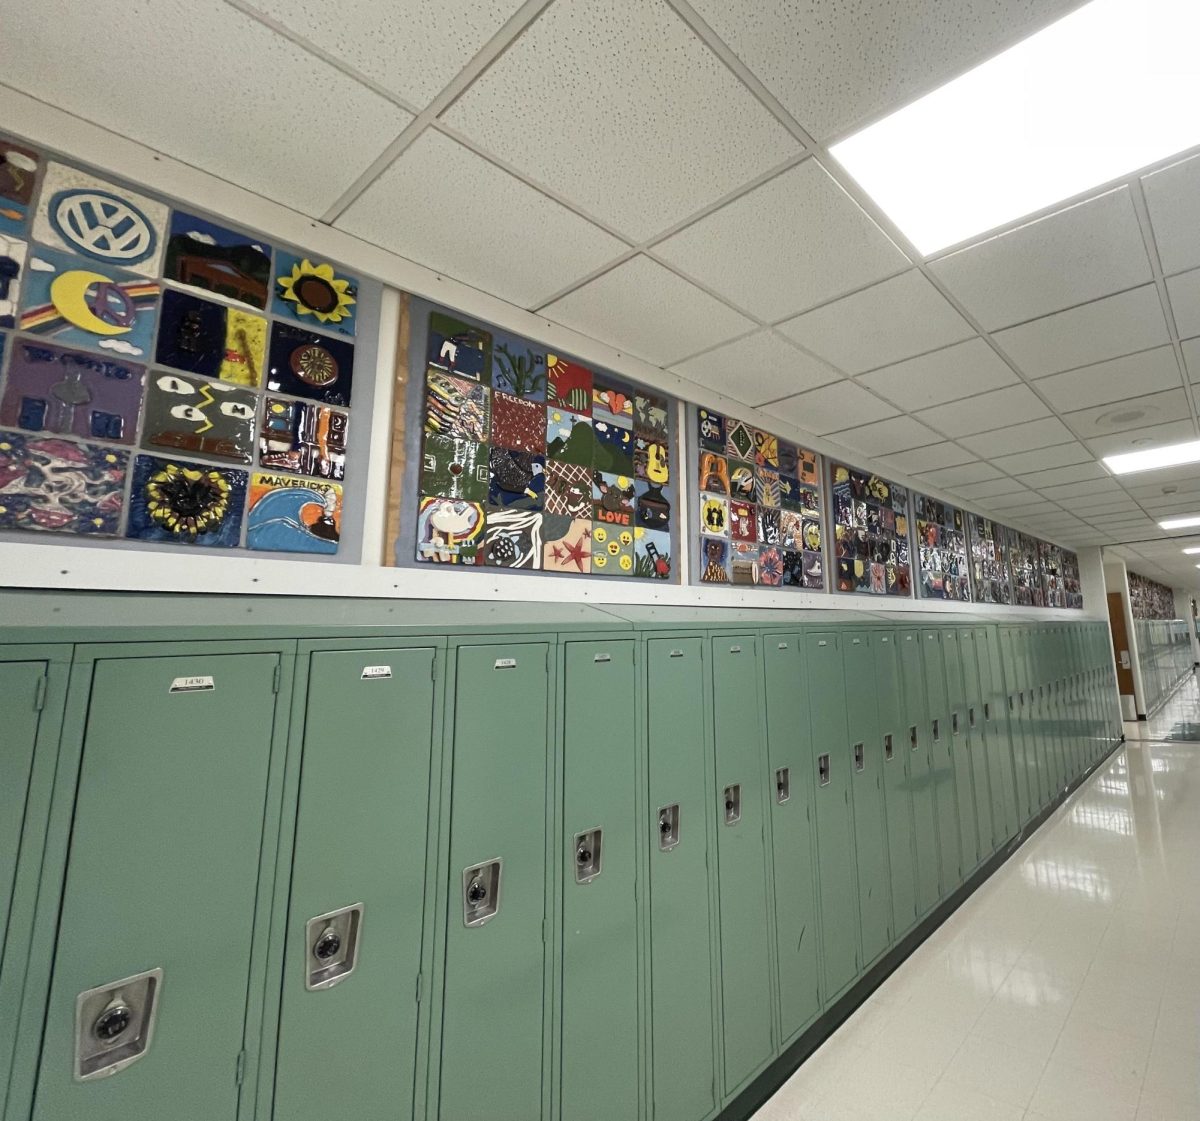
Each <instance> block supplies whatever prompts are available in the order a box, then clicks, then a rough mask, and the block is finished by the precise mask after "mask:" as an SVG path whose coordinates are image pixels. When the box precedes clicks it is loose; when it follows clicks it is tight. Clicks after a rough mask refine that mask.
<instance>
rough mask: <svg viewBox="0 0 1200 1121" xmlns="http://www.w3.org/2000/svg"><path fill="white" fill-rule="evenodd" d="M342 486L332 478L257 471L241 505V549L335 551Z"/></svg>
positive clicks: (277, 551) (283, 551)
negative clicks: (243, 532)
mask: <svg viewBox="0 0 1200 1121" xmlns="http://www.w3.org/2000/svg"><path fill="white" fill-rule="evenodd" d="M341 537H342V488H341V487H340V486H339V485H338V484H337V483H326V482H319V481H318V480H316V479H297V478H296V477H295V476H293V475H271V474H266V473H263V472H258V471H256V472H255V473H254V474H253V475H252V476H251V477H250V493H249V498H248V500H247V504H246V548H248V549H255V550H259V551H266V552H275V553H324V554H328V555H332V554H334V553H336V552H337V550H338V542H339V541H340V540H341Z"/></svg>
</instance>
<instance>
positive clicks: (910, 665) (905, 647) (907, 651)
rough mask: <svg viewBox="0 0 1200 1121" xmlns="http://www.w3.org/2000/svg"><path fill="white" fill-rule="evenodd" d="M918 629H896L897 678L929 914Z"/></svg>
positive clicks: (919, 870) (931, 822)
mask: <svg viewBox="0 0 1200 1121" xmlns="http://www.w3.org/2000/svg"><path fill="white" fill-rule="evenodd" d="M921 641H922V640H921V632H920V631H914V630H904V631H898V632H897V635H896V642H897V649H898V652H899V655H900V681H901V686H902V688H903V694H902V696H903V708H902V710H901V712H902V716H903V720H904V736H903V744H902V746H903V750H904V751H905V752H906V755H907V759H908V781H909V785H910V787H911V789H912V806H913V848H914V850H915V859H916V884H917V916H918V917H920V916H921V915H925V914H928V913H929V911H930V910H931V909H932V907H933V906H934V904H935V903H937V901H938V895H939V892H938V843H937V798H936V795H935V793H934V777H933V761H932V758H931V754H932V753H931V750H930V742H931V741H930V734H929V702H928V698H927V695H926V692H925V667H924V661H923V656H922V652H921Z"/></svg>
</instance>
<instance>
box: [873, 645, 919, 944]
mask: <svg viewBox="0 0 1200 1121" xmlns="http://www.w3.org/2000/svg"><path fill="white" fill-rule="evenodd" d="M898 637H899V636H898V634H897V633H896V632H895V631H890V630H876V631H872V632H871V649H872V651H873V652H874V655H875V660H874V678H873V680H874V681H875V687H876V697H877V698H878V712H879V744H880V748H881V751H882V755H883V799H884V808H885V810H886V816H887V841H888V843H887V847H888V865H889V867H890V868H891V872H892V883H891V887H892V922H893V925H892V930H893V932H894V934H895V936H896V937H897V938H898V937H899V936H900V935H902V934H904V933H905V932H906V931H908V930H909V929H910V928H911V927H912V926H913V924H914V923H915V922H916V921H917V870H916V856H915V853H914V851H913V846H914V839H913V793H912V780H911V778H910V776H909V765H910V758H909V757H910V755H912V754H914V753H913V752H912V751H911V750H910V748H909V743H908V730H907V727H906V726H905V721H904V697H903V695H902V689H903V687H902V685H901V681H900V661H899V657H898V655H897V652H896V640H897V638H898Z"/></svg>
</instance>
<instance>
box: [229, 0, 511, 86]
mask: <svg viewBox="0 0 1200 1121" xmlns="http://www.w3.org/2000/svg"><path fill="white" fill-rule="evenodd" d="M245 2H246V3H247V4H248V5H249V6H251V7H254V8H257V9H258V10H259V11H260V12H263V13H265V14H266V15H268V16H270V17H271V18H272V19H274V20H276V21H277V22H279V23H281V24H282V25H283V26H284V27H287V28H289V29H290V30H292V31H294V32H295V33H296V34H297V35H301V36H303V37H304V38H306V39H307V40H308V41H309V42H311V43H316V44H318V45H319V46H320V47H321V48H322V49H323V50H325V51H328V52H329V54H331V55H333V56H334V57H336V58H338V59H340V60H341V61H342V62H344V63H345V64H346V65H347V66H351V67H353V68H354V69H355V70H357V71H358V73H360V74H362V75H364V76H365V77H367V78H369V79H371V80H372V81H374V82H377V83H378V84H379V85H380V86H382V87H383V88H384V89H387V90H390V91H391V92H392V93H394V94H397V95H398V96H400V97H403V98H405V99H406V100H407V101H409V102H410V103H412V104H415V105H417V106H420V107H423V106H424V105H425V104H426V103H427V102H430V101H432V100H433V98H434V97H435V96H436V95H437V94H438V93H440V92H441V91H442V89H443V88H444V87H445V86H446V85H447V83H449V81H450V79H451V78H453V77H454V76H455V75H456V74H457V73H458V72H459V71H460V70H461V69H462V68H463V66H464V65H466V63H467V62H468V61H469V60H470V58H471V57H472V56H473V55H474V54H475V53H476V51H478V50H479V48H480V47H482V46H483V45H484V44H485V43H486V42H487V41H488V40H489V39H491V37H492V36H493V35H495V34H496V32H497V31H499V30H500V28H501V27H502V26H503V25H504V22H505V21H506V20H507V19H508V18H509V17H510V16H511V15H512V14H513V13H514V12H516V10H517V9H518V8H520V7H521V2H520V0H438V2H437V3H436V4H414V5H405V6H404V7H399V6H393V5H390V4H380V3H379V2H378V0H341V2H340V3H339V4H338V5H337V6H336V7H335V8H330V7H328V6H327V5H325V4H306V3H296V2H295V0H245Z"/></svg>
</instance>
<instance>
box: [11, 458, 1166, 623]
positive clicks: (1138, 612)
mask: <svg viewBox="0 0 1200 1121" xmlns="http://www.w3.org/2000/svg"><path fill="white" fill-rule="evenodd" d="M2 470H3V468H0V471H2ZM1129 609H1130V611H1131V613H1132V614H1133V617H1134V618H1135V619H1174V618H1175V593H1174V592H1173V591H1171V589H1170V588H1168V587H1167V586H1166V584H1159V583H1158V582H1157V581H1155V580H1151V579H1149V578H1148V577H1146V576H1141V575H1139V574H1138V573H1136V572H1130V573H1129Z"/></svg>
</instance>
